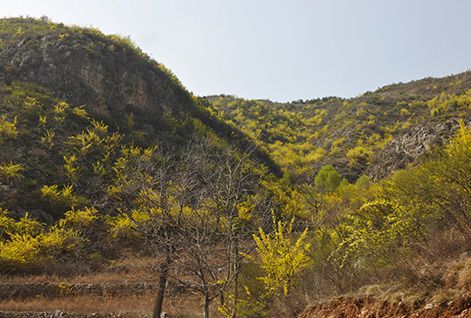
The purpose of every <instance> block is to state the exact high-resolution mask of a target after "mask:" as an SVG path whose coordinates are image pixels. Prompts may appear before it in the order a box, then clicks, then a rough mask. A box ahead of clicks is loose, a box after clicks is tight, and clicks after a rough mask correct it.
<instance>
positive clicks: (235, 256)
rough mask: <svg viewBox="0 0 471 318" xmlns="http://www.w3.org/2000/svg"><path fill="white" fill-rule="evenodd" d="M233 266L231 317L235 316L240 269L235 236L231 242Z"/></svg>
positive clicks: (237, 242)
mask: <svg viewBox="0 0 471 318" xmlns="http://www.w3.org/2000/svg"><path fill="white" fill-rule="evenodd" d="M233 244H234V246H233V253H232V257H233V262H234V264H233V266H234V302H233V308H232V314H231V318H237V306H238V302H239V271H240V268H239V267H240V264H239V241H238V240H237V238H235V239H234V242H233Z"/></svg>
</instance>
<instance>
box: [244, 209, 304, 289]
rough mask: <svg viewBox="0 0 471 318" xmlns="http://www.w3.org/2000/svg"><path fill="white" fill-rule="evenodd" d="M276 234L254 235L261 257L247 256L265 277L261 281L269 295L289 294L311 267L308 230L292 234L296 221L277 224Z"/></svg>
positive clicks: (260, 230) (275, 226)
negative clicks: (300, 275)
mask: <svg viewBox="0 0 471 318" xmlns="http://www.w3.org/2000/svg"><path fill="white" fill-rule="evenodd" d="M273 225H274V232H273V233H269V234H267V233H265V232H264V231H263V229H262V228H260V229H259V235H255V234H254V236H253V238H254V240H255V243H256V245H257V254H258V258H257V259H256V258H254V257H252V256H249V255H246V257H247V258H249V259H251V260H252V261H254V262H256V263H257V264H258V265H259V266H260V268H261V269H262V271H263V273H264V276H262V277H260V278H259V279H260V280H261V281H262V282H263V284H264V285H265V289H266V290H267V292H268V294H271V295H277V294H280V293H281V294H283V295H285V296H286V295H288V293H289V291H290V289H291V288H292V287H293V285H294V284H295V282H296V279H297V278H298V276H299V274H300V273H301V272H302V271H303V270H305V269H307V268H308V267H309V266H310V265H311V258H310V256H309V250H310V248H311V243H309V239H308V237H307V235H308V228H307V227H306V228H305V229H304V231H303V232H301V233H300V234H299V235H297V236H296V235H295V233H293V225H294V218H293V219H292V220H291V221H290V222H282V221H278V222H274V224H273Z"/></svg>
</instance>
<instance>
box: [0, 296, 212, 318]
mask: <svg viewBox="0 0 471 318" xmlns="http://www.w3.org/2000/svg"><path fill="white" fill-rule="evenodd" d="M153 304H154V295H146V296H127V297H114V298H97V297H92V296H76V297H61V298H55V299H49V298H43V297H39V298H35V299H28V300H8V301H1V302H0V311H2V310H3V311H33V312H37V311H45V312H52V311H55V310H57V309H60V310H61V311H63V312H68V313H72V312H73V313H85V314H89V313H132V314H138V315H143V316H146V317H147V316H148V317H150V316H151V312H152V306H153ZM164 311H166V312H167V313H169V314H170V315H171V317H177V318H178V317H180V318H190V317H201V316H202V314H201V313H202V306H201V302H200V301H199V299H197V298H195V297H187V298H171V297H168V298H167V299H166V300H165V303H164ZM213 317H218V315H217V312H216V311H215V310H214V311H213Z"/></svg>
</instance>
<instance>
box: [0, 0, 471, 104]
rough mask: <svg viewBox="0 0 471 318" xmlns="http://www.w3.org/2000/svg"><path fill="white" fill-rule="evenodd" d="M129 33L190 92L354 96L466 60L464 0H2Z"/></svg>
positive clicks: (462, 65)
mask: <svg viewBox="0 0 471 318" xmlns="http://www.w3.org/2000/svg"><path fill="white" fill-rule="evenodd" d="M18 15H24V16H26V15H29V16H33V17H40V16H42V15H47V16H48V17H50V18H51V19H52V20H53V21H55V22H64V23H66V24H72V23H73V24H80V25H84V26H89V25H93V26H95V27H98V28H100V29H101V30H102V31H103V32H105V33H118V34H122V35H129V36H130V37H131V39H133V40H134V41H135V42H136V43H137V44H138V45H139V46H140V47H141V48H142V49H143V50H144V51H145V52H147V53H148V54H149V55H151V56H152V57H153V58H155V59H156V60H157V61H159V62H162V63H163V64H165V65H166V66H167V67H168V68H170V69H171V70H172V71H173V72H174V73H175V74H176V75H177V76H178V77H179V78H180V80H181V81H182V82H183V84H184V85H185V86H186V87H187V88H188V89H189V90H190V91H193V92H194V93H195V94H198V95H207V94H219V93H226V94H235V95H238V96H241V97H247V98H270V99H274V100H279V101H285V100H293V99H299V98H303V99H306V98H315V97H322V96H330V95H336V96H343V97H349V96H355V95H358V94H360V93H362V92H364V91H367V90H374V89H376V88H378V87H379V86H383V85H385V84H390V83H393V82H399V81H402V82H405V81H409V80H412V79H419V78H422V77H426V76H444V75H449V74H453V73H459V72H462V71H465V70H469V69H471V1H470V0H310V1H309V0H153V1H151V0H134V1H125V0H80V1H79V0H0V16H18Z"/></svg>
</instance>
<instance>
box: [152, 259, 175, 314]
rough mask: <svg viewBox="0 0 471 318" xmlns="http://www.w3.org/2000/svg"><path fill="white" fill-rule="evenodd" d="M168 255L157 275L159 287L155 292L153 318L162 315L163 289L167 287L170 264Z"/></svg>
mask: <svg viewBox="0 0 471 318" xmlns="http://www.w3.org/2000/svg"><path fill="white" fill-rule="evenodd" d="M171 261H172V260H171V258H170V255H167V257H166V259H165V261H164V263H163V264H162V266H161V267H160V274H159V286H158V290H157V298H156V300H155V305H154V313H153V315H152V317H153V318H160V316H161V315H162V305H163V303H164V297H165V288H166V287H167V278H168V271H169V269H170V263H171Z"/></svg>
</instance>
